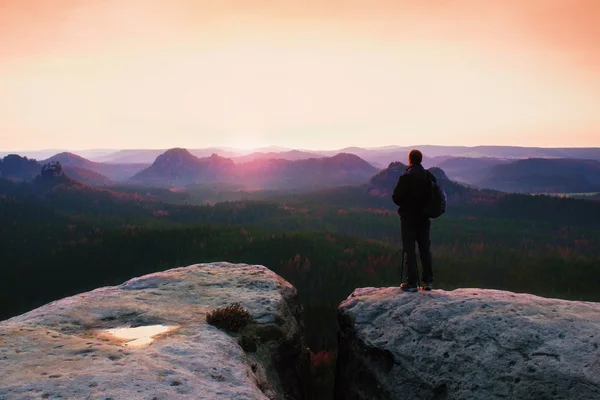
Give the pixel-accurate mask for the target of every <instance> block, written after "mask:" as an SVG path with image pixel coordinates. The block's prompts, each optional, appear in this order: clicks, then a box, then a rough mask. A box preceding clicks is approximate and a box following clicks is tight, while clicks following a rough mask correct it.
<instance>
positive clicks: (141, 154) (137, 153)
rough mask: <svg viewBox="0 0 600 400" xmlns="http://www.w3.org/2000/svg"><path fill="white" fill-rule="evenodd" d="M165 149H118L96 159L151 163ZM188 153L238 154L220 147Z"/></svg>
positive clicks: (127, 162)
mask: <svg viewBox="0 0 600 400" xmlns="http://www.w3.org/2000/svg"><path fill="white" fill-rule="evenodd" d="M166 151H167V149H158V150H154V149H153V150H145V149H139V150H120V151H117V152H114V153H111V154H107V155H104V156H102V157H99V158H98V159H97V161H101V162H104V163H110V164H147V165H146V166H148V165H149V164H152V163H153V162H154V161H155V160H156V158H157V157H158V156H160V155H161V154H163V153H164V152H166ZM188 151H189V152H190V154H192V155H194V156H196V157H199V158H203V157H210V156H211V155H212V154H218V155H220V156H221V157H235V156H239V155H240V154H239V153H237V152H234V151H230V150H224V149H220V148H206V149H189V150H188Z"/></svg>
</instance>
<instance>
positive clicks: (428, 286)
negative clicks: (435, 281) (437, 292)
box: [421, 282, 431, 291]
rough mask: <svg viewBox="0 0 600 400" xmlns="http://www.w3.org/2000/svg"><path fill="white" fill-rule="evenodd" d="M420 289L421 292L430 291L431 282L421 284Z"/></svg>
mask: <svg viewBox="0 0 600 400" xmlns="http://www.w3.org/2000/svg"><path fill="white" fill-rule="evenodd" d="M421 289H423V290H427V291H429V290H431V282H423V286H421Z"/></svg>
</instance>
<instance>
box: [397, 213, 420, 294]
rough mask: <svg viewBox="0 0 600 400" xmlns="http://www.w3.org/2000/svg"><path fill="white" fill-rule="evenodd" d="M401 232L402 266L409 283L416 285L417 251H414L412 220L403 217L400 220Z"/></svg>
mask: <svg viewBox="0 0 600 400" xmlns="http://www.w3.org/2000/svg"><path fill="white" fill-rule="evenodd" d="M400 230H401V233H402V249H403V253H404V267H405V268H406V273H407V282H408V284H409V285H412V286H416V285H417V252H416V251H415V241H416V239H417V237H416V234H417V232H416V229H415V223H414V221H411V220H409V219H406V218H403V219H402V220H401V222H400Z"/></svg>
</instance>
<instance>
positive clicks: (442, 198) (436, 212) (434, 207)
mask: <svg viewBox="0 0 600 400" xmlns="http://www.w3.org/2000/svg"><path fill="white" fill-rule="evenodd" d="M430 185H431V188H430V190H431V193H430V197H429V201H427V205H426V206H425V209H424V210H423V211H424V213H425V215H426V216H427V217H429V218H437V217H439V216H440V215H442V214H443V213H445V212H446V203H447V202H448V197H447V196H446V193H445V192H444V190H443V189H442V188H441V187H440V185H438V184H437V183H436V182H434V181H433V180H430Z"/></svg>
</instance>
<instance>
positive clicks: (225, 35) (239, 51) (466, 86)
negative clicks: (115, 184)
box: [0, 0, 600, 150]
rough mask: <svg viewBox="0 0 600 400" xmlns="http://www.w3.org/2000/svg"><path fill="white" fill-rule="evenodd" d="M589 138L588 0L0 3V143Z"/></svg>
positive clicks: (598, 110) (533, 142)
mask: <svg viewBox="0 0 600 400" xmlns="http://www.w3.org/2000/svg"><path fill="white" fill-rule="evenodd" d="M415 144H438V145H467V146H473V145H492V144H496V145H518V146H540V147H592V146H594V147H598V146H600V1H597V0H486V1H482V0H410V1H409V0H361V1H359V0H346V1H342V0H302V1H300V0H277V1H272V0H219V1H216V0H214V1H213V0H211V1H208V0H0V150H35V149H46V148H52V149H58V148H61V149H62V148H64V149H73V150H76V149H93V148H105V149H122V148H170V147H188V148H200V147H209V146H233V147H238V148H252V147H261V146H267V145H277V146H284V147H293V148H303V149H337V148H342V147H345V146H363V147H377V146H385V145H407V146H409V145H415Z"/></svg>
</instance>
